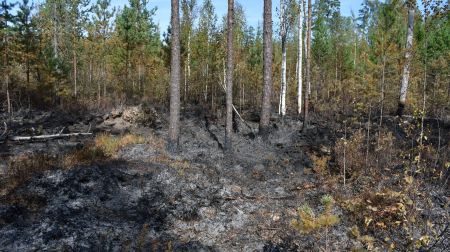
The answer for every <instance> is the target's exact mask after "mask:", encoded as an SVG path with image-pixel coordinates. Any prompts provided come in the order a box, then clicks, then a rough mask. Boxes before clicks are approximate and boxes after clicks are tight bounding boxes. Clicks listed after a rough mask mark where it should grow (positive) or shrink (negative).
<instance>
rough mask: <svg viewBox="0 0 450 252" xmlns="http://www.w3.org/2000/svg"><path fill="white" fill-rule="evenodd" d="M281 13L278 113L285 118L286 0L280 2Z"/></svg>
mask: <svg viewBox="0 0 450 252" xmlns="http://www.w3.org/2000/svg"><path fill="white" fill-rule="evenodd" d="M280 11H281V15H280V16H281V20H280V23H281V24H280V25H281V29H280V30H281V31H280V36H281V91H280V106H279V111H278V113H279V114H280V115H281V116H282V117H284V116H285V115H286V92H287V81H286V36H287V24H286V22H287V19H286V2H285V0H281V1H280Z"/></svg>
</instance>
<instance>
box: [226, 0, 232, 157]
mask: <svg viewBox="0 0 450 252" xmlns="http://www.w3.org/2000/svg"><path fill="white" fill-rule="evenodd" d="M233 15H234V0H228V17H227V74H226V75H227V77H226V78H227V95H226V96H227V97H226V104H227V121H226V129H225V145H224V148H225V150H226V151H228V152H230V151H231V147H232V146H231V134H232V132H233Z"/></svg>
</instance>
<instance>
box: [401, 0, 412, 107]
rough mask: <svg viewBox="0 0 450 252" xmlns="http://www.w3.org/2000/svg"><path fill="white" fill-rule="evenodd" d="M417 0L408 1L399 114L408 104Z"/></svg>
mask: <svg viewBox="0 0 450 252" xmlns="http://www.w3.org/2000/svg"><path fill="white" fill-rule="evenodd" d="M415 6H416V4H415V1H411V0H410V1H409V2H408V32H407V34H406V52H405V64H404V66H403V75H402V85H401V88H400V100H399V103H398V109H397V115H398V116H402V115H403V111H404V109H405V104H406V95H407V93H408V84H409V73H410V66H411V59H412V46H413V33H414V13H415Z"/></svg>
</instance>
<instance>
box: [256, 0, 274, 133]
mask: <svg viewBox="0 0 450 252" xmlns="http://www.w3.org/2000/svg"><path fill="white" fill-rule="evenodd" d="M263 30H264V34H263V47H264V52H263V56H264V63H263V65H264V66H263V68H264V70H263V71H264V91H263V99H262V106H261V107H262V108H261V120H260V122H259V134H260V135H262V136H265V135H267V133H268V130H269V123H270V114H271V107H272V106H271V105H272V104H271V100H272V58H273V55H272V0H264V25H263Z"/></svg>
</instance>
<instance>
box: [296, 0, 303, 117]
mask: <svg viewBox="0 0 450 252" xmlns="http://www.w3.org/2000/svg"><path fill="white" fill-rule="evenodd" d="M302 12H303V0H300V1H299V11H298V62H297V81H298V90H297V105H298V114H301V113H302V99H303V97H302V95H303V94H302V92H303V79H302V78H303V73H302V70H303V43H302V42H303V16H302V14H303V13H302Z"/></svg>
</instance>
